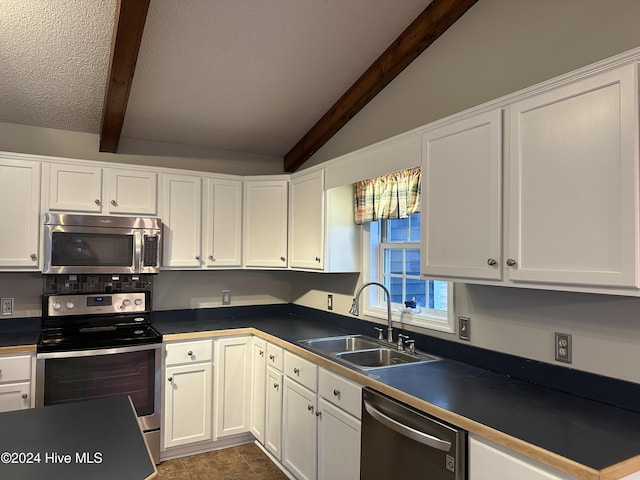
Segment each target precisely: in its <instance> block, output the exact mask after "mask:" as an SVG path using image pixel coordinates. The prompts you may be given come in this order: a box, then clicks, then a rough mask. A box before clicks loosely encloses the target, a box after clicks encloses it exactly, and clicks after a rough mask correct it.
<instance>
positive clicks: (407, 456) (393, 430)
mask: <svg viewBox="0 0 640 480" xmlns="http://www.w3.org/2000/svg"><path fill="white" fill-rule="evenodd" d="M466 463H467V432H466V431H464V430H459V429H456V428H454V427H452V426H451V425H447V424H446V423H444V422H442V421H440V420H438V419H436V418H433V417H430V416H429V415H427V414H425V413H423V412H420V411H418V410H416V409H414V408H412V407H410V406H408V405H405V404H403V403H400V402H398V401H396V400H394V399H392V398H389V397H387V396H385V395H383V394H381V393H379V392H376V391H375V390H372V389H370V388H365V389H364V390H363V392H362V449H361V454H360V479H361V480H390V479H395V478H420V479H425V480H464V479H466V478H467V467H466Z"/></svg>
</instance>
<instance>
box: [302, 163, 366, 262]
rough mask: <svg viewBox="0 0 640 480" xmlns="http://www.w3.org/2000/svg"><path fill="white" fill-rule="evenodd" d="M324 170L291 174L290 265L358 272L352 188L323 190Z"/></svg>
mask: <svg viewBox="0 0 640 480" xmlns="http://www.w3.org/2000/svg"><path fill="white" fill-rule="evenodd" d="M324 180H325V178H324V170H315V171H312V172H308V173H302V174H294V175H292V177H291V186H290V190H291V194H290V197H289V265H290V267H291V268H294V269H303V270H318V271H324V272H357V271H359V270H360V228H359V227H358V226H357V225H356V224H355V223H354V217H353V186H352V185H343V186H340V187H335V188H331V189H329V190H325V181H324Z"/></svg>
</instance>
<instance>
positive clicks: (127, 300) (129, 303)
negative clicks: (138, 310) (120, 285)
mask: <svg viewBox="0 0 640 480" xmlns="http://www.w3.org/2000/svg"><path fill="white" fill-rule="evenodd" d="M129 305H131V300H129V299H128V298H125V299H124V300H123V301H122V306H123V307H128V306H129Z"/></svg>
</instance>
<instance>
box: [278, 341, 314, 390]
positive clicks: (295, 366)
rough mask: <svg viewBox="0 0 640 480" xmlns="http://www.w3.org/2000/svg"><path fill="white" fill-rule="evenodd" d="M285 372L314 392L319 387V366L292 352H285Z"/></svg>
mask: <svg viewBox="0 0 640 480" xmlns="http://www.w3.org/2000/svg"><path fill="white" fill-rule="evenodd" d="M284 373H285V374H286V375H287V376H288V377H289V378H291V379H293V380H295V381H296V382H298V383H300V384H301V385H303V386H305V387H307V388H308V389H309V390H311V391H312V392H316V391H317V388H318V367H317V366H316V365H315V364H314V363H312V362H310V361H309V360H305V359H304V358H300V357H299V356H297V355H294V354H293V353H291V352H287V351H285V352H284Z"/></svg>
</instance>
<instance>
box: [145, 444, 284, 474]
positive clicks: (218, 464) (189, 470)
mask: <svg viewBox="0 0 640 480" xmlns="http://www.w3.org/2000/svg"><path fill="white" fill-rule="evenodd" d="M157 469H158V474H159V475H158V478H159V480H183V479H184V480H286V479H287V476H286V475H285V474H284V473H282V471H281V470H280V469H279V468H278V467H277V466H276V465H275V464H274V463H273V462H272V461H271V460H270V459H269V457H267V456H266V455H265V454H264V452H263V451H262V450H260V449H259V448H258V447H257V446H256V445H254V444H253V443H248V444H246V445H240V446H238V447H231V448H225V449H224V450H216V451H215V452H209V453H202V454H200V455H193V456H191V457H183V458H177V459H175V460H167V461H164V462H162V463H161V464H160V465H157Z"/></svg>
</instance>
